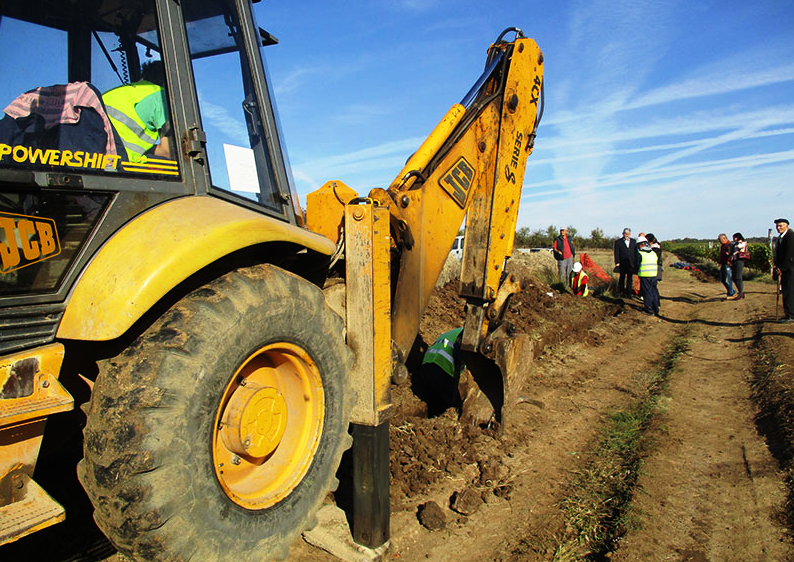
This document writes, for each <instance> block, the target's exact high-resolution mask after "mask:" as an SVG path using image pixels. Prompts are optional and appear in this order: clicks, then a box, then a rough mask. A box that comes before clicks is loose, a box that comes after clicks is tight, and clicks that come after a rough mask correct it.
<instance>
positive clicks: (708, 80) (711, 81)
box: [622, 63, 794, 110]
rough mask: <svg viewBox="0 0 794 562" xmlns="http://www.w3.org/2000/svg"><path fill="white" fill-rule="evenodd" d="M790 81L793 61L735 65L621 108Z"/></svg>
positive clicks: (653, 92)
mask: <svg viewBox="0 0 794 562" xmlns="http://www.w3.org/2000/svg"><path fill="white" fill-rule="evenodd" d="M791 81H794V63H791V64H785V65H782V66H778V67H775V68H769V69H762V70H756V71H748V70H747V69H746V68H736V69H734V70H733V71H731V72H730V73H728V74H726V73H718V74H711V75H702V76H699V77H697V78H692V79H689V80H684V81H682V82H678V83H676V84H671V85H669V86H664V87H662V88H656V89H653V90H650V91H648V92H646V93H645V94H643V95H641V96H639V97H637V98H636V99H635V100H633V101H631V102H629V103H627V104H626V105H625V106H624V107H623V108H622V109H624V110H627V109H636V108H639V107H648V106H651V105H658V104H665V103H671V102H675V101H681V100H688V99H694V98H701V97H706V96H714V95H718V94H731V93H734V92H740V91H742V90H747V89H749V88H759V87H763V86H771V85H776V84H783V83H785V82H791Z"/></svg>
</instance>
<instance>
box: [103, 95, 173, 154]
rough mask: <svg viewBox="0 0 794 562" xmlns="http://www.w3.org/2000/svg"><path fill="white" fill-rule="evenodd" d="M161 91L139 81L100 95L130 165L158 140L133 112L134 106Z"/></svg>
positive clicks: (158, 137)
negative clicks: (125, 150)
mask: <svg viewBox="0 0 794 562" xmlns="http://www.w3.org/2000/svg"><path fill="white" fill-rule="evenodd" d="M162 89H163V88H162V87H161V86H158V85H157V84H152V83H151V82H146V81H144V80H141V81H140V82H135V83H134V84H128V85H126V86H119V87H118V88H113V89H112V90H110V91H108V92H105V93H104V94H102V101H104V102H105V107H106V109H107V112H108V117H110V122H111V123H113V126H114V127H115V128H116V131H117V132H118V134H119V136H120V137H121V141H122V142H123V143H124V148H126V149H127V158H128V159H129V161H130V162H140V161H141V160H143V159H144V156H143V155H144V154H146V152H147V151H148V150H150V149H151V148H152V147H153V146H154V145H155V144H157V142H158V141H159V140H160V133H159V132H157V131H152V130H151V129H149V128H148V127H147V126H146V123H144V122H143V120H142V119H141V118H140V116H139V115H138V112H137V111H135V106H136V105H137V104H138V103H139V102H141V101H142V100H143V99H144V98H146V97H148V96H150V95H152V94H156V93H159V92H160V91H161V90H162Z"/></svg>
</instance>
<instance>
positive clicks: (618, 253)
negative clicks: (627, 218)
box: [613, 228, 637, 297]
mask: <svg viewBox="0 0 794 562" xmlns="http://www.w3.org/2000/svg"><path fill="white" fill-rule="evenodd" d="M613 249H614V254H615V269H616V270H617V271H618V272H619V273H620V277H619V278H618V292H619V293H620V294H622V295H623V296H624V297H630V296H631V292H632V290H633V288H634V286H633V285H632V283H631V276H632V275H633V273H634V270H635V269H637V262H636V259H637V242H636V241H635V240H634V238H632V237H631V229H630V228H624V229H623V237H622V238H618V239H617V240H615V245H614V248H613Z"/></svg>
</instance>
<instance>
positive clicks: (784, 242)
mask: <svg viewBox="0 0 794 562" xmlns="http://www.w3.org/2000/svg"><path fill="white" fill-rule="evenodd" d="M788 225H789V222H788V219H776V220H775V227H776V228H777V232H778V237H777V244H776V251H775V268H776V269H777V271H778V275H779V276H780V292H781V294H782V295H783V313H784V314H785V316H784V317H783V318H782V319H781V320H780V321H781V322H794V279H792V277H794V239H792V234H791V231H790V230H789V227H788Z"/></svg>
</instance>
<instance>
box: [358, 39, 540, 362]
mask: <svg viewBox="0 0 794 562" xmlns="http://www.w3.org/2000/svg"><path fill="white" fill-rule="evenodd" d="M507 32H515V34H516V39H515V41H513V42H505V41H503V40H502V39H503V37H504V35H505V34H506V33H507ZM542 91H543V54H542V52H541V51H540V49H539V48H538V46H537V44H536V43H535V42H534V41H533V40H532V39H528V38H525V37H523V34H522V33H521V31H520V30H517V29H511V30H507V31H506V32H505V33H503V34H502V35H501V36H500V38H499V39H498V40H497V41H496V42H495V43H494V44H493V45H492V46H491V47H490V49H489V50H488V59H487V63H486V69H485V72H484V73H483V74H482V76H481V77H480V79H479V80H478V81H477V83H476V84H475V85H474V87H473V88H472V89H471V91H469V93H468V94H467V95H466V96H465V97H464V98H463V100H462V101H461V103H459V104H456V105H454V106H453V107H452V108H451V109H450V110H449V112H448V113H447V115H446V116H445V117H444V118H443V119H442V121H441V122H440V123H439V125H438V126H437V127H436V129H435V130H434V131H433V132H432V134H431V135H430V136H429V137H428V138H427V140H426V141H425V142H424V143H423V144H422V146H421V147H420V148H419V150H417V151H416V153H415V154H414V155H413V156H412V157H411V158H410V159H409V160H408V162H407V163H406V165H405V167H404V168H403V170H402V172H401V173H400V175H399V176H398V177H397V179H396V180H395V181H394V182H393V183H392V184H391V186H389V188H388V189H387V190H377V189H376V190H373V191H372V192H371V193H370V195H369V196H370V198H372V199H374V200H376V201H378V203H380V204H381V205H383V206H386V207H388V208H389V211H390V214H391V221H392V238H393V243H394V245H395V246H396V247H397V252H396V258H395V259H396V260H397V261H398V263H395V264H393V267H392V272H393V273H394V277H393V279H392V284H393V287H394V297H393V302H394V305H393V308H392V339H393V341H394V343H395V348H396V349H397V350H398V351H397V352H398V353H400V354H403V355H402V356H401V357H400V358H399V359H403V358H404V354H406V353H407V352H408V350H410V347H411V345H412V343H413V340H414V338H415V337H416V334H417V331H418V327H419V321H420V319H421V316H422V314H423V313H424V310H425V308H426V306H427V303H428V300H429V298H430V294H431V293H432V290H433V288H434V286H435V283H436V280H437V279H438V276H439V274H440V272H441V269H442V267H443V265H444V261H445V260H446V257H447V255H448V253H449V248H450V247H451V245H452V242H453V240H454V239H455V236H456V234H457V232H458V228H459V227H460V225H461V223H462V222H463V219H464V217H465V218H466V239H465V246H464V252H463V264H462V273H461V278H460V295H461V296H462V297H464V298H465V299H466V301H467V304H468V307H467V310H468V318H467V320H466V325H465V333H464V347H465V348H466V349H468V350H472V351H481V350H480V346H481V345H482V344H483V343H484V340H485V337H486V335H487V334H488V331H489V325H492V324H494V325H495V324H496V323H497V322H496V321H497V320H498V319H499V318H501V316H502V310H501V306H503V305H504V303H505V302H506V295H505V294H501V295H500V293H505V292H508V293H509V292H511V291H515V290H516V289H517V287H516V285H515V284H514V283H505V281H506V279H505V278H504V277H503V267H504V263H505V259H506V258H507V257H508V256H510V254H511V253H512V250H513V242H514V237H515V225H516V220H517V216H518V204H519V200H520V197H521V188H522V185H523V180H524V171H525V167H526V160H527V157H528V156H529V154H531V152H532V149H533V144H534V140H535V131H536V130H537V126H538V123H539V121H540V117H541V115H542Z"/></svg>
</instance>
